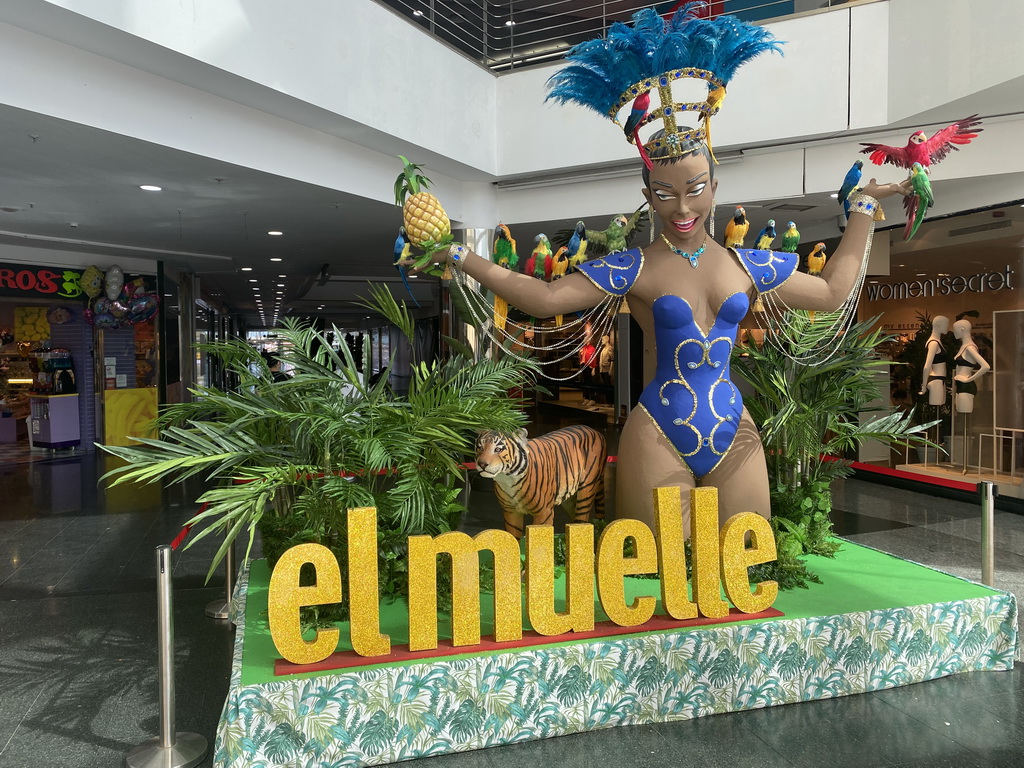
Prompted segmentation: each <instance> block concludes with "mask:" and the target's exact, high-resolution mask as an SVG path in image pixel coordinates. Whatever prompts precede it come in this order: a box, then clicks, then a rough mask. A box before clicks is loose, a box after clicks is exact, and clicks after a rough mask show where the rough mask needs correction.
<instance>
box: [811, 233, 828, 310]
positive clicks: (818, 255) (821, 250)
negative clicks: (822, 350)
mask: <svg viewBox="0 0 1024 768" xmlns="http://www.w3.org/2000/svg"><path fill="white" fill-rule="evenodd" d="M826 258H827V254H826V253H825V244H824V243H818V244H817V245H815V246H814V250H812V251H811V252H810V253H809V254H807V274H808V275H820V274H821V270H823V269H824V268H825V259H826ZM807 317H808V318H809V319H810V321H811V322H812V323H813V322H814V310H813V309H812V310H811V311H810V312H808V313H807Z"/></svg>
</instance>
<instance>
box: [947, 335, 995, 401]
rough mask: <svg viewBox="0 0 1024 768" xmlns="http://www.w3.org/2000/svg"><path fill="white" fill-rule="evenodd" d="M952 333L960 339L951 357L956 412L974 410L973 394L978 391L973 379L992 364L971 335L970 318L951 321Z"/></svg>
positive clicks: (989, 368)
mask: <svg viewBox="0 0 1024 768" xmlns="http://www.w3.org/2000/svg"><path fill="white" fill-rule="evenodd" d="M953 335H954V336H955V337H956V338H957V339H958V340H959V341H960V351H959V352H957V353H956V357H955V358H953V363H954V365H955V366H956V369H955V371H954V374H953V384H954V386H955V387H956V401H955V402H956V410H957V413H973V412H974V396H975V395H976V394H977V393H978V385H977V384H975V383H974V382H975V380H976V379H979V378H981V377H982V376H984V375H985V374H986V373H988V372H989V371H991V370H992V366H991V365H989V364H988V361H986V360H985V358H983V357H982V356H981V352H979V351H978V345H977V344H975V343H974V337H973V336H972V335H971V322H970V320H966V319H963V320H957V321H956V322H955V323H953Z"/></svg>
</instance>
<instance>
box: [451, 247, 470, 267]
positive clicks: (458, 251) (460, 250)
mask: <svg viewBox="0 0 1024 768" xmlns="http://www.w3.org/2000/svg"><path fill="white" fill-rule="evenodd" d="M468 253H469V249H468V248H467V247H466V246H464V245H462V244H461V243H452V246H451V247H450V248H449V249H448V259H447V261H448V262H450V263H451V264H456V265H457V264H459V262H461V261H462V260H463V259H464V258H465V257H466V254H468Z"/></svg>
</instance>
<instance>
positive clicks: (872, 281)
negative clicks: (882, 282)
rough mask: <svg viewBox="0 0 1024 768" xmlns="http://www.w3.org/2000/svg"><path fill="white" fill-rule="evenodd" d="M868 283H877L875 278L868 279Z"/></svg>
mask: <svg viewBox="0 0 1024 768" xmlns="http://www.w3.org/2000/svg"><path fill="white" fill-rule="evenodd" d="M868 282H869V283H877V282H878V281H877V280H868Z"/></svg>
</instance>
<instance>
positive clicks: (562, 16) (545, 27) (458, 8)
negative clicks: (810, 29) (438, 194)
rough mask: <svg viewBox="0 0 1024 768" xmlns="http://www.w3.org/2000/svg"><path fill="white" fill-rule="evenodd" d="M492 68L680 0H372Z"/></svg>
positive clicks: (544, 58) (540, 60) (714, 7)
mask: <svg viewBox="0 0 1024 768" xmlns="http://www.w3.org/2000/svg"><path fill="white" fill-rule="evenodd" d="M376 1H377V2H378V3H380V4H381V5H384V6H387V7H388V8H391V9H392V10H393V11H395V12H397V13H399V14H401V15H402V16H405V17H406V18H408V19H409V20H410V21H412V22H413V23H414V24H417V25H419V26H421V27H422V28H423V29H425V30H427V31H428V32H430V33H431V34H432V35H434V36H435V37H437V38H438V39H439V40H441V41H443V42H444V43H446V44H447V45H449V46H451V47H452V48H454V49H455V50H457V51H459V52H460V53H462V54H463V55H465V56H467V57H469V58H470V59H472V60H473V61H475V62H477V63H478V64H480V65H482V66H484V67H487V68H488V69H490V70H492V71H495V72H504V71H508V70H511V69H519V68H522V67H530V66H536V65H538V64H544V63H547V62H549V61H553V60H556V59H559V58H561V57H562V56H563V55H564V54H565V52H566V51H568V50H569V49H570V48H572V46H574V45H576V44H577V43H581V42H583V41H584V40H590V39H592V38H595V37H598V36H600V35H602V34H604V32H605V30H606V29H607V28H608V27H609V25H611V24H612V23H614V22H616V21H627V20H628V19H629V18H630V16H632V15H633V14H634V13H635V12H636V11H638V10H640V9H642V8H649V7H653V8H655V9H656V10H657V11H658V12H659V13H662V14H663V15H665V16H666V17H667V16H669V15H670V14H672V13H673V12H674V11H675V9H676V8H679V7H681V6H683V5H685V3H683V2H675V1H673V0H669V1H668V2H660V3H659V2H655V3H652V2H650V0H648V2H635V0H511V1H510V2H496V3H488V2H460V0H376ZM850 2H857V0H717V1H716V2H710V3H707V4H706V6H705V8H704V9H703V11H702V14H703V15H706V16H712V17H713V16H718V15H722V14H732V15H734V16H738V17H740V18H741V19H744V20H745V21H756V22H764V21H768V20H769V19H777V18H780V17H783V16H790V15H793V14H796V13H804V12H807V11H814V10H820V9H822V8H832V7H837V6H844V5H848V4H849V3H850Z"/></svg>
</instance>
